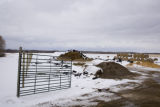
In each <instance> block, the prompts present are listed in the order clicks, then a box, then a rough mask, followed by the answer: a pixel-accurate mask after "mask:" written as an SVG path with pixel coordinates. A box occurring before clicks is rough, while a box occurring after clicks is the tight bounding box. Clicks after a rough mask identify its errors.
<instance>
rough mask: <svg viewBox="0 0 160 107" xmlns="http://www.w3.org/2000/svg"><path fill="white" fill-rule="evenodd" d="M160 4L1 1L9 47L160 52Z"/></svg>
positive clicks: (145, 0)
mask: <svg viewBox="0 0 160 107" xmlns="http://www.w3.org/2000/svg"><path fill="white" fill-rule="evenodd" d="M159 5H160V1H159V0H45V1H44V0H1V1H0V34H1V35H2V36H3V37H4V38H5V39H6V42H7V48H18V47H19V46H20V45H21V46H23V47H25V48H27V49H73V48H75V49H85V50H103V51H139V52H144V51H145V52H160V49H159V47H158V46H159V45H160V36H159V35H160V31H159V29H160V7H159Z"/></svg>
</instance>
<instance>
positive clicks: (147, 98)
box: [95, 70, 160, 107]
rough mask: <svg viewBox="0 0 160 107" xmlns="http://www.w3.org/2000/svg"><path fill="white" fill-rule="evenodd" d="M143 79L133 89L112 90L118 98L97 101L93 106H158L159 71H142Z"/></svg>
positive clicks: (159, 91)
mask: <svg viewBox="0 0 160 107" xmlns="http://www.w3.org/2000/svg"><path fill="white" fill-rule="evenodd" d="M139 72H142V73H144V74H146V77H148V78H147V79H145V80H144V81H143V82H142V83H141V84H140V85H139V86H138V87H136V88H134V89H128V90H123V91H120V92H116V93H115V92H114V93H115V94H116V95H117V96H119V97H120V99H117V100H112V101H109V102H104V101H97V102H98V105H97V106H95V107H160V72H157V71H142V70H140V71H139Z"/></svg>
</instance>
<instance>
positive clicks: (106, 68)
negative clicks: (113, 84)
mask: <svg viewBox="0 0 160 107" xmlns="http://www.w3.org/2000/svg"><path fill="white" fill-rule="evenodd" d="M97 66H98V67H100V68H101V69H102V70H103V72H101V73H100V72H99V71H98V72H97V73H96V75H99V77H100V78H110V79H124V78H131V77H134V76H136V75H137V74H135V73H132V72H130V71H129V70H128V69H127V68H126V67H124V66H122V65H120V64H118V63H115V62H102V63H100V64H98V65H97Z"/></svg>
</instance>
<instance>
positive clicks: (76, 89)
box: [0, 52, 148, 107]
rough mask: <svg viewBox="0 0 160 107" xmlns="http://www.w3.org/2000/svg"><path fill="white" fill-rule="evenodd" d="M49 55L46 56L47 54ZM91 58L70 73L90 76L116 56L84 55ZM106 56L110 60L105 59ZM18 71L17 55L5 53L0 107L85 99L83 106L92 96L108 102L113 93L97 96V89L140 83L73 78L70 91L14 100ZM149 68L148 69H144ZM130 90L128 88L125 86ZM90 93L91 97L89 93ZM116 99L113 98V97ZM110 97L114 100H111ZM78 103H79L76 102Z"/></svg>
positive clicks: (67, 103)
mask: <svg viewBox="0 0 160 107" xmlns="http://www.w3.org/2000/svg"><path fill="white" fill-rule="evenodd" d="M62 53H63V52H55V53H53V54H51V55H55V56H58V55H60V54H62ZM47 54H48V53H47ZM86 55H87V56H88V57H90V58H94V59H95V60H93V61H91V62H87V63H86V65H87V66H82V67H81V66H75V65H73V70H76V71H78V72H83V71H84V70H87V71H88V72H89V73H95V72H96V71H97V70H98V69H100V68H97V67H96V66H95V65H97V64H99V63H101V62H104V61H106V60H107V59H112V58H113V57H114V56H115V54H86ZM108 56H109V57H108ZM120 64H122V65H124V66H125V65H127V64H128V62H125V61H124V62H123V63H120ZM17 68H18V54H13V53H12V54H9V53H8V54H7V56H6V57H3V58H0V73H1V74H0V107H31V106H33V107H49V106H50V105H51V104H52V105H59V106H72V105H76V104H77V105H78V101H76V100H75V99H86V100H83V102H81V103H83V104H85V105H88V104H93V105H94V103H90V101H89V100H88V99H89V98H91V97H95V96H101V97H99V99H100V98H102V94H103V97H104V96H106V97H107V96H108V99H107V101H109V100H112V97H110V96H112V93H97V92H96V91H97V89H103V88H105V89H107V88H110V89H113V91H115V90H120V89H121V88H117V87H115V86H116V85H119V84H124V83H127V82H137V83H139V82H141V80H129V79H122V80H115V79H96V80H93V79H92V78H93V76H90V77H86V76H81V77H74V76H72V85H71V88H69V89H63V90H58V91H52V92H47V93H42V94H36V95H29V96H24V97H20V98H17V97H16V89H17V72H18V70H17ZM146 69H148V68H146ZM132 72H136V71H132ZM127 88H131V87H127ZM89 93H90V94H89ZM85 94H89V95H88V96H85V97H82V95H85ZM114 98H116V97H114ZM114 98H113V99H114ZM79 103H80V102H79Z"/></svg>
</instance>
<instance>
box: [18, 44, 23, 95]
mask: <svg viewBox="0 0 160 107" xmlns="http://www.w3.org/2000/svg"><path fill="white" fill-rule="evenodd" d="M21 58H22V47H20V48H19V60H18V75H17V97H19V92H20V73H21Z"/></svg>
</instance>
